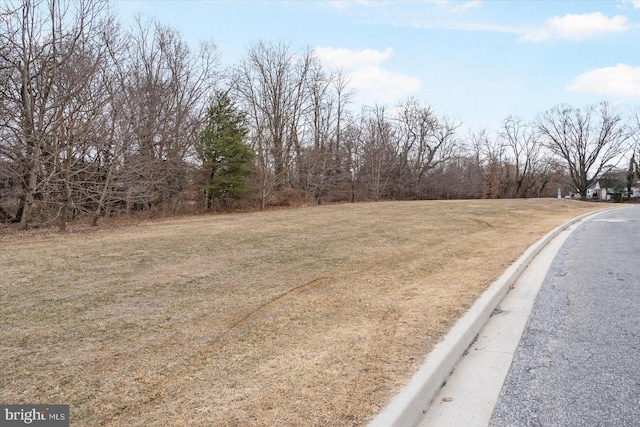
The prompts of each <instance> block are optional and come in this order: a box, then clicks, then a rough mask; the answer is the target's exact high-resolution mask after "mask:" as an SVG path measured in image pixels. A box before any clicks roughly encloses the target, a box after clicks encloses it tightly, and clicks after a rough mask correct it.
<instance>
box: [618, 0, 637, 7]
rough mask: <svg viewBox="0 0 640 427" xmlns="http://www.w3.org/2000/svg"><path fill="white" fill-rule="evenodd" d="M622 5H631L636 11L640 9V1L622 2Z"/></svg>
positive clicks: (625, 0) (624, 0)
mask: <svg viewBox="0 0 640 427" xmlns="http://www.w3.org/2000/svg"><path fill="white" fill-rule="evenodd" d="M622 3H631V4H632V5H633V7H635V8H636V9H640V0H622Z"/></svg>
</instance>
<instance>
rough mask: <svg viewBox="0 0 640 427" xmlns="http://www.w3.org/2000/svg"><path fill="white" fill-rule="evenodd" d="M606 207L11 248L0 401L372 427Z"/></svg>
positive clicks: (189, 223) (353, 218) (443, 213)
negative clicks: (575, 221)
mask: <svg viewBox="0 0 640 427" xmlns="http://www.w3.org/2000/svg"><path fill="white" fill-rule="evenodd" d="M602 207H603V206H602V205H597V204H588V203H580V202H567V201H560V200H509V201H452V202H389V203H386V202H385V203H366V204H344V205H333V206H321V207H313V208H298V209H288V210H279V211H270V212H261V213H250V214H233V215H220V216H207V217H193V218H187V219H179V220H171V221H165V222H156V223H143V224H140V225H138V226H130V227H124V228H119V229H112V230H104V229H102V230H98V231H94V232H89V233H71V234H67V235H57V234H51V235H33V234H18V235H12V236H5V237H3V238H2V239H0V245H1V246H2V249H1V250H0V266H1V267H0V268H1V272H2V274H1V276H0V289H1V294H0V307H1V308H0V310H1V311H0V324H1V325H2V328H1V330H0V352H1V355H2V356H1V358H0V402H2V403H50V404H54V403H60V404H70V405H71V419H72V425H74V426H124V425H127V426H187V425H201V426H212V425H215V426H239V425H242V426H254V425H255V426H302V425H304V426H311V425H322V426H351V425H364V424H366V423H367V421H369V420H370V419H371V418H372V417H373V416H374V415H375V414H376V413H377V412H379V411H380V410H381V409H382V408H383V407H384V405H385V404H386V403H387V402H388V401H389V400H390V399H391V398H392V397H393V395H394V394H395V393H396V392H397V391H398V390H399V389H400V388H401V387H402V386H403V385H404V384H406V383H407V381H408V380H409V379H410V377H411V375H412V374H413V373H414V372H415V371H416V370H417V368H418V367H419V365H420V364H421V363H422V362H423V360H424V358H425V356H426V354H427V353H428V352H429V351H430V349H431V348H432V347H433V345H434V344H435V343H437V342H438V340H439V339H440V338H441V337H442V336H443V335H444V334H445V333H446V332H447V330H448V329H449V328H450V327H451V325H452V324H453V323H454V322H455V321H456V320H457V319H458V318H459V317H460V316H461V315H462V314H463V313H464V311H465V310H466V309H467V308H468V307H469V306H470V305H471V304H472V303H473V301H474V300H475V299H476V298H477V297H478V295H479V294H480V293H482V291H483V290H484V289H486V287H487V286H488V285H489V284H490V283H491V282H492V281H493V280H494V279H495V278H496V277H497V276H499V275H500V273H501V272H502V271H503V270H504V269H505V268H506V267H507V266H508V265H509V264H510V263H512V262H513V261H514V260H516V259H517V258H518V257H519V255H520V254H521V253H522V252H523V251H524V250H525V249H526V248H527V247H528V246H529V245H531V244H532V243H534V242H535V241H536V240H538V239H539V238H540V237H541V236H542V235H544V234H545V233H546V232H547V231H549V230H551V229H552V228H553V227H555V226H557V225H559V224H561V223H563V222H564V221H566V220H568V219H570V218H572V217H574V216H576V215H578V214H581V213H583V212H586V211H591V210H595V209H599V208H602Z"/></svg>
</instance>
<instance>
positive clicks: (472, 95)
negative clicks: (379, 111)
mask: <svg viewBox="0 0 640 427" xmlns="http://www.w3.org/2000/svg"><path fill="white" fill-rule="evenodd" d="M114 5H115V9H116V11H117V12H118V14H119V16H120V18H121V21H122V22H123V23H124V24H125V25H126V24H127V23H129V22H131V20H132V19H133V17H134V16H135V15H136V14H142V15H144V16H148V17H152V18H156V19H158V20H159V21H160V22H162V23H164V24H166V25H170V26H172V27H174V28H177V29H179V30H180V31H182V33H183V34H184V36H185V39H186V40H187V41H188V42H189V43H190V44H191V45H192V46H193V47H194V48H195V47H197V45H198V43H199V41H200V40H212V41H214V42H215V44H216V45H217V47H218V51H219V53H220V55H221V60H222V65H223V66H231V65H233V64H235V63H238V62H239V61H240V60H241V59H242V58H243V57H244V55H245V52H246V50H247V47H249V46H251V45H252V44H253V43H255V42H257V41H259V40H262V41H264V42H273V43H278V42H280V41H285V42H287V43H288V44H289V45H290V46H291V49H292V51H296V50H305V49H307V48H310V49H313V50H315V51H316V54H317V55H318V56H319V57H320V58H321V59H322V61H323V63H324V64H325V65H326V66H327V67H328V68H332V67H340V68H342V69H343V70H344V71H345V72H347V73H348V74H349V76H350V79H351V87H352V88H354V89H355V90H356V97H355V98H354V101H355V102H356V103H357V104H366V105H373V104H374V103H378V104H384V105H388V106H390V107H391V106H394V105H395V104H396V103H397V102H398V101H402V100H405V99H406V98H408V97H410V96H413V97H415V98H417V99H418V100H420V101H422V102H424V103H426V104H430V105H431V106H432V107H433V109H434V110H435V111H436V112H437V113H438V114H440V115H446V116H448V117H451V118H455V119H457V120H459V121H462V122H464V123H465V126H464V127H465V128H467V129H469V130H479V129H482V128H486V129H490V130H491V129H497V128H499V127H500V123H501V122H502V120H503V119H504V118H505V117H507V116H508V115H516V116H519V117H521V118H523V119H525V120H532V119H534V118H535V116H536V114H537V113H541V112H543V111H545V110H547V109H549V108H551V107H553V106H554V105H556V104H559V103H569V104H572V105H573V106H575V107H582V106H585V105H589V104H595V103H598V102H601V101H609V102H611V103H612V104H614V105H618V106H619V107H620V108H622V109H626V108H637V107H638V105H640V0H619V1H616V0H608V1H595V0H594V1H589V0H587V1H559V0H555V1H551V0H547V1H544V0H530V1H506V0H503V1H499V0H484V1H480V0H474V1H453V0H432V1H418V0H416V1H364V0H362V1H357V0H347V1H205V0H200V1H168V0H165V1H151V0H141V1H125V0H116V2H115V3H114Z"/></svg>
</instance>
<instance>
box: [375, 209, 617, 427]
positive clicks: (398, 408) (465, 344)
mask: <svg viewBox="0 0 640 427" xmlns="http://www.w3.org/2000/svg"><path fill="white" fill-rule="evenodd" d="M604 210H609V209H604ZM604 210H602V211H597V212H595V213H594V212H589V213H586V214H583V215H580V216H578V217H576V218H573V219H572V220H569V221H567V222H566V223H564V224H562V225H560V226H558V227H556V228H555V229H553V230H552V231H550V232H549V233H547V234H546V235H545V236H544V237H542V238H541V239H540V240H538V241H537V242H536V243H534V244H533V245H531V246H530V247H529V248H528V249H527V250H526V251H524V253H523V254H522V256H520V258H518V260H517V261H516V262H514V263H513V264H512V265H511V266H510V267H509V268H508V269H507V270H506V271H505V272H504V273H503V274H502V275H501V276H500V277H499V278H498V279H497V280H496V281H495V282H493V283H492V284H491V285H490V286H489V288H487V290H486V291H484V293H483V294H482V295H481V296H480V298H478V299H477V300H476V302H475V303H474V304H473V305H472V306H471V308H470V309H469V310H468V311H467V313H466V314H465V315H464V316H463V317H462V318H461V319H460V320H458V322H456V324H455V325H454V326H453V328H452V329H451V331H449V333H448V334H447V335H446V336H445V337H444V339H443V340H442V341H441V342H439V343H438V344H437V345H436V346H435V347H434V349H433V350H432V351H431V353H429V355H428V356H427V359H426V361H425V363H424V364H423V365H422V366H421V367H420V369H419V370H418V372H416V374H415V375H414V376H413V377H412V378H411V381H410V382H409V385H407V386H406V387H405V388H403V389H402V390H401V391H400V393H399V394H398V395H397V396H396V397H395V398H394V399H393V400H392V401H391V403H390V404H389V405H388V406H387V407H386V408H385V409H384V410H383V411H382V412H380V413H379V414H378V415H377V416H376V417H375V418H374V419H373V420H372V421H371V422H370V423H369V425H368V427H409V426H415V425H417V424H418V423H419V422H420V420H421V418H422V417H423V416H424V413H425V411H426V409H427V408H428V407H429V405H430V404H431V401H432V399H433V398H434V396H435V395H436V394H437V392H438V390H439V389H440V387H441V386H442V384H443V383H444V382H445V381H446V379H447V378H448V377H449V375H450V373H451V372H452V371H453V369H454V368H455V366H456V364H457V363H458V361H459V360H460V358H461V357H462V356H463V355H464V353H465V351H466V350H467V349H468V348H469V346H470V345H471V344H472V342H473V340H474V339H475V338H476V336H477V335H478V333H479V332H480V330H481V329H482V327H483V326H484V325H485V324H486V323H487V321H488V320H489V318H490V317H491V314H492V313H493V311H494V310H495V308H496V307H497V306H498V304H499V303H500V301H502V299H503V298H504V297H505V295H506V294H507V293H508V292H509V287H510V286H511V285H513V284H514V283H515V282H516V280H517V279H518V277H519V276H520V274H521V273H522V272H523V270H524V269H525V268H527V266H528V265H529V263H530V262H531V260H532V259H533V258H534V257H535V256H536V255H538V253H539V252H540V251H541V250H542V248H544V247H545V245H547V243H549V242H550V241H551V240H552V239H553V238H554V237H556V236H557V235H558V234H560V232H562V231H563V230H564V229H566V228H567V227H569V226H570V225H572V224H575V223H577V222H581V221H583V220H584V219H585V218H587V217H590V216H595V215H597V214H600V213H602V212H603V211H604Z"/></svg>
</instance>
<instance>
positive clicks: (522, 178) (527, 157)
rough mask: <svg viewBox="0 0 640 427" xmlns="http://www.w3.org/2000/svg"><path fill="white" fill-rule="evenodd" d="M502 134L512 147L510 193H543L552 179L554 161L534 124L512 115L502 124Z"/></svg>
mask: <svg viewBox="0 0 640 427" xmlns="http://www.w3.org/2000/svg"><path fill="white" fill-rule="evenodd" d="M500 138H501V139H502V140H503V141H504V142H505V146H506V148H507V150H508V151H510V153H509V154H510V155H508V161H509V162H510V164H509V165H507V167H508V169H509V170H510V171H511V172H510V174H509V182H508V189H507V196H508V197H540V194H541V193H542V192H543V191H544V189H545V187H546V185H547V184H548V181H549V168H550V165H551V162H550V159H549V158H548V157H547V156H545V155H544V152H543V151H542V143H541V141H540V136H539V135H538V133H537V132H536V129H535V127H533V126H530V125H529V124H526V123H524V122H523V121H522V120H521V119H520V118H519V117H514V116H509V117H507V118H506V119H505V120H504V122H503V124H502V132H501V133H500Z"/></svg>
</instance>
